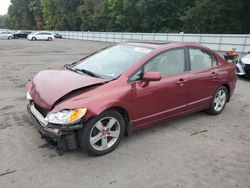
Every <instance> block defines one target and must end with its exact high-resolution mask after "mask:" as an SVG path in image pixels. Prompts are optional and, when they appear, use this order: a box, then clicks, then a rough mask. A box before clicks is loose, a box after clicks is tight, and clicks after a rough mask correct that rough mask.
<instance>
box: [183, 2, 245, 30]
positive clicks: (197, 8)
mask: <svg viewBox="0 0 250 188" xmlns="http://www.w3.org/2000/svg"><path fill="white" fill-rule="evenodd" d="M240 12H241V4H240V3H239V1H238V0H196V1H195V5H194V6H193V7H192V8H190V9H188V10H187V11H186V12H185V15H184V16H182V17H181V19H182V21H183V29H184V31H185V32H191V33H241V32H242V24H241V19H240V15H241V14H240Z"/></svg>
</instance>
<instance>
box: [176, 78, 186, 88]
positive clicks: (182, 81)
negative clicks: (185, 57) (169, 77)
mask: <svg viewBox="0 0 250 188" xmlns="http://www.w3.org/2000/svg"><path fill="white" fill-rule="evenodd" d="M185 82H186V80H184V79H183V78H180V79H179V80H178V81H177V82H176V83H177V84H180V86H183V85H184V83H185Z"/></svg>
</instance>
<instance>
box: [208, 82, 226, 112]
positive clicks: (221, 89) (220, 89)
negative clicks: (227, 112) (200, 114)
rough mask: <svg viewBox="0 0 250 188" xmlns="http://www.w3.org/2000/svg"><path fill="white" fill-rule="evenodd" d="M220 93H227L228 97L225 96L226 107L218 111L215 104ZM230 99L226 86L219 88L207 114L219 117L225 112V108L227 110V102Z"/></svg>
mask: <svg viewBox="0 0 250 188" xmlns="http://www.w3.org/2000/svg"><path fill="white" fill-rule="evenodd" d="M219 92H223V93H225V95H226V96H225V102H224V105H223V106H222V107H221V108H219V110H216V107H215V102H216V98H217V96H218V94H219ZM228 97H229V96H228V89H227V88H226V87H225V86H221V87H219V88H218V89H217V90H216V92H215V93H214V95H213V98H212V100H211V102H210V106H209V108H208V109H207V110H206V112H207V113H208V114H211V115H218V114H220V113H221V112H222V111H223V110H224V108H225V106H226V103H227V101H228Z"/></svg>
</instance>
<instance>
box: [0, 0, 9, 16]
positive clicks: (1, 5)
mask: <svg viewBox="0 0 250 188" xmlns="http://www.w3.org/2000/svg"><path fill="white" fill-rule="evenodd" d="M9 5H10V0H0V15H4V14H6V13H7V12H8V7H9Z"/></svg>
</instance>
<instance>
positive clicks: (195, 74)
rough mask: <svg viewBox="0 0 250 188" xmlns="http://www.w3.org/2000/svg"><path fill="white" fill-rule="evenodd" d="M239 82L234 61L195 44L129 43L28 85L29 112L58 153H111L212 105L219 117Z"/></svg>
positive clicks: (43, 75) (211, 110) (211, 111)
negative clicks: (136, 134)
mask: <svg viewBox="0 0 250 188" xmlns="http://www.w3.org/2000/svg"><path fill="white" fill-rule="evenodd" d="M235 83H236V73H235V66H234V64H231V63H227V62H225V61H224V60H223V59H222V58H221V57H220V56H219V55H218V54H216V53H215V52H213V51H212V50H210V49H208V48H206V47H204V46H200V45H197V44H191V43H177V42H171V43H170V42H142V41H137V42H126V43H122V44H118V45H115V46H112V47H108V48H105V49H103V50H101V51H97V52H96V53H94V54H91V55H90V56H88V57H85V58H83V59H81V60H79V61H78V62H75V63H73V64H70V65H67V66H65V68H64V69H59V70H45V71H41V72H39V73H38V74H37V75H36V76H35V77H34V78H33V79H32V80H31V81H30V82H29V83H28V84H27V86H26V88H27V99H28V100H29V104H28V112H29V114H30V115H31V117H33V119H34V121H35V122H36V125H37V128H38V130H39V132H40V133H41V134H42V136H43V138H45V139H46V140H47V141H48V142H50V143H54V144H55V145H56V147H57V149H58V151H60V152H62V151H66V150H68V149H75V148H77V147H78V146H80V147H81V148H82V149H84V150H85V151H86V152H87V153H88V154H91V155H103V154H107V153H109V152H111V151H112V150H114V149H115V147H116V146H117V145H118V144H119V142H120V141H121V139H122V137H123V136H124V135H130V134H131V133H132V132H133V131H135V130H138V129H141V128H145V127H149V126H152V125H156V124H158V123H161V122H164V121H166V120H169V119H172V118H177V117H181V116H184V115H187V114H190V113H194V112H198V111H201V110H205V111H206V112H208V113H209V114H212V115H217V114H220V113H221V112H222V111H223V109H224V107H225V105H226V103H227V102H229V100H230V97H231V96H232V94H233V92H234V88H235Z"/></svg>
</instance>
